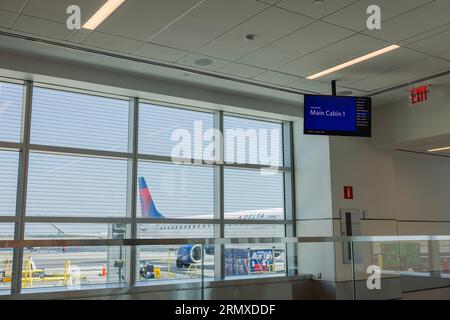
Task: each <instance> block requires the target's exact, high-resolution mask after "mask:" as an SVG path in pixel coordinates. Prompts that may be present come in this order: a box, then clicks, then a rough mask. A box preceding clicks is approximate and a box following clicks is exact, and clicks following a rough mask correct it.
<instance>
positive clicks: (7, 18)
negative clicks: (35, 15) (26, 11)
mask: <svg viewBox="0 0 450 320" xmlns="http://www.w3.org/2000/svg"><path fill="white" fill-rule="evenodd" d="M16 17H17V14H16V13H12V12H9V11H1V10H0V28H9V27H10V26H11V24H12V23H13V22H14V19H15V18H16Z"/></svg>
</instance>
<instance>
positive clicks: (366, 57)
mask: <svg viewBox="0 0 450 320" xmlns="http://www.w3.org/2000/svg"><path fill="white" fill-rule="evenodd" d="M398 48H400V46H399V45H396V44H393V45H390V46H388V47H386V48H383V49H380V50H377V51H374V52H371V53H368V54H366V55H364V56H362V57H359V58H356V59H353V60H350V61H348V62H345V63H342V64H340V65H337V66H336V67H333V68H330V69H327V70H324V71H321V72H319V73H316V74H313V75H311V76H309V77H306V79H309V80H314V79H317V78H320V77H323V76H326V75H327V74H330V73H333V72H336V71H339V70H342V69H345V68H348V67H350V66H352V65H355V64H357V63H360V62H363V61H366V60H369V59H372V58H375V57H377V56H380V55H382V54H385V53H388V52H390V51H392V50H395V49H398Z"/></svg>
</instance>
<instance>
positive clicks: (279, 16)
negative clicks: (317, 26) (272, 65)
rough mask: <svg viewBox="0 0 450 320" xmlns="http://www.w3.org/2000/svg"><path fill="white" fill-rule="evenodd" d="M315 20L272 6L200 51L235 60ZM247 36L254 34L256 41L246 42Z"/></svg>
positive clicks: (199, 50)
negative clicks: (245, 37)
mask: <svg viewBox="0 0 450 320" xmlns="http://www.w3.org/2000/svg"><path fill="white" fill-rule="evenodd" d="M312 21H313V20H312V19H310V18H307V17H304V16H301V15H298V14H296V13H292V12H289V11H286V10H282V9H278V8H274V7H271V8H269V9H267V10H265V11H264V12H262V13H260V14H258V15H256V16H255V17H253V18H251V19H249V20H248V21H246V22H244V23H242V24H241V25H239V26H237V27H236V28H234V29H232V30H230V31H229V32H227V33H225V34H224V35H222V36H221V37H219V38H217V39H216V40H214V41H211V42H210V43H208V44H206V45H205V46H203V47H201V48H200V49H198V50H197V52H199V53H202V54H207V55H210V56H214V57H219V58H223V59H228V60H236V59H239V58H241V57H243V56H245V55H247V54H249V53H251V52H253V51H255V50H257V49H259V48H261V47H263V46H265V45H267V44H269V43H270V42H272V41H275V40H277V39H279V38H281V37H282V36H285V35H287V34H289V33H290V32H293V31H295V30H297V29H299V28H301V27H303V26H305V25H307V24H308V23H311V22H312ZM246 34H255V35H256V39H255V40H253V41H246V40H244V36H245V35H246Z"/></svg>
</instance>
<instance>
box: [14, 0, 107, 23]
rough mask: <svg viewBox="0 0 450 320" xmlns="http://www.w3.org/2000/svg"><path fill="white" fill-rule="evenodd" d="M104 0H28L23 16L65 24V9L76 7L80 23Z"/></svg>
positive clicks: (66, 15)
mask: <svg viewBox="0 0 450 320" xmlns="http://www.w3.org/2000/svg"><path fill="white" fill-rule="evenodd" d="M105 1H106V0H57V1H55V0H30V1H29V2H28V3H27V5H26V7H25V8H24V10H23V11H22V13H23V14H25V15H28V16H33V17H37V18H42V19H46V20H51V21H56V22H61V23H66V20H67V18H68V14H67V13H66V10H67V7H68V6H70V5H78V6H79V7H80V9H81V20H82V22H85V21H87V20H88V19H89V18H90V17H91V15H93V14H94V13H95V12H96V11H97V10H98V9H99V8H100V7H101V6H102V5H103V3H105Z"/></svg>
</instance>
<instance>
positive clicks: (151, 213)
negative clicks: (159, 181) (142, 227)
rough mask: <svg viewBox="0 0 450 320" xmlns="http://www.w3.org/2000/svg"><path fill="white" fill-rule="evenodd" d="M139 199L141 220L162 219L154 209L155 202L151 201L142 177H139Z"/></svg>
mask: <svg viewBox="0 0 450 320" xmlns="http://www.w3.org/2000/svg"><path fill="white" fill-rule="evenodd" d="M139 198H140V200H141V216H142V218H164V216H163V215H162V214H161V213H159V211H158V210H157V209H156V206H155V202H154V201H153V199H152V196H151V194H150V190H149V189H148V187H147V183H146V182H145V179H144V177H139Z"/></svg>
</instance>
